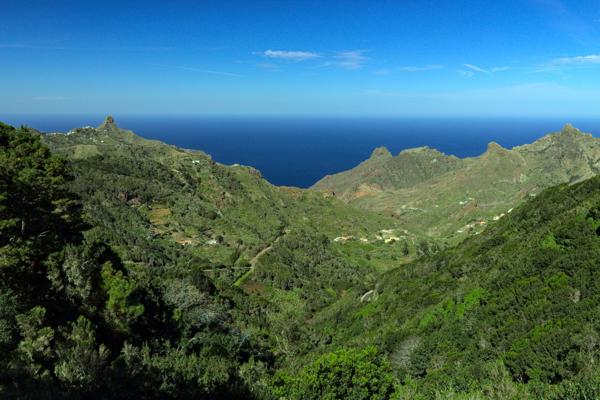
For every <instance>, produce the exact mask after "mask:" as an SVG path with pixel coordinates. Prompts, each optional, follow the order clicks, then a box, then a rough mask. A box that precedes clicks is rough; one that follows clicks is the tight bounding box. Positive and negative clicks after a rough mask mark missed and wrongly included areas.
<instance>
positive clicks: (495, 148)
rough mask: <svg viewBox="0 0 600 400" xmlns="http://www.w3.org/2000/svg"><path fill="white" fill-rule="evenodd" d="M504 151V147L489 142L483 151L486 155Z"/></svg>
mask: <svg viewBox="0 0 600 400" xmlns="http://www.w3.org/2000/svg"><path fill="white" fill-rule="evenodd" d="M503 150H506V149H505V148H504V147H502V146H500V145H499V144H498V143H496V142H489V143H488V145H487V149H486V150H485V151H486V153H491V152H498V151H503Z"/></svg>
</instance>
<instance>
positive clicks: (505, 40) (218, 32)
mask: <svg viewBox="0 0 600 400" xmlns="http://www.w3.org/2000/svg"><path fill="white" fill-rule="evenodd" d="M0 15H1V16H2V23H0V88H1V90H0V110H1V111H0V112H2V113H12V114H19V113H24V114H85V113H96V114H108V113H114V114H127V113H130V114H147V113H151V114H198V115H392V116H432V115H441V116H454V115H455V116H488V115H490V116H554V117H556V116H588V117H595V116H600V0H577V1H567V0H494V1H480V0H471V1H466V0H448V1H444V0H438V1H433V0H414V1H413V0H397V1H386V0H377V1H375V0H368V1H362V0H339V1H327V0H315V1H313V0H304V1H302V0H298V1H283V0H280V1H277V0H271V1H258V0H257V1H252V0H245V1H228V0H218V1H211V0H201V1H152V0H146V1H123V0H121V1H112V0H104V1H102V2H99V1H81V0H73V1H66V0H47V1H42V0H21V1H15V0H0Z"/></svg>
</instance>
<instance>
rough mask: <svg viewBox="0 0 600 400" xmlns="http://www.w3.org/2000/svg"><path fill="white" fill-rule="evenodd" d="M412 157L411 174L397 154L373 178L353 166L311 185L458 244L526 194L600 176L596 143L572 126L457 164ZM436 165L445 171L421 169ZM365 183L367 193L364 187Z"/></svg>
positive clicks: (426, 155) (427, 154) (431, 156)
mask: <svg viewBox="0 0 600 400" xmlns="http://www.w3.org/2000/svg"><path fill="white" fill-rule="evenodd" d="M415 155H419V157H420V164H419V163H413V165H416V166H419V165H421V166H423V167H421V168H418V170H417V171H415V170H414V168H413V169H411V168H409V167H407V166H406V165H405V163H403V162H402V161H403V160H404V159H406V158H407V156H406V152H403V153H401V154H400V155H398V156H397V157H393V158H392V157H390V158H387V159H386V161H385V163H383V164H382V165H381V166H380V167H379V168H378V169H377V171H376V173H370V172H369V171H365V169H364V167H362V166H359V167H357V168H355V169H354V170H350V171H347V172H344V173H341V174H338V175H334V176H331V177H327V178H325V179H323V180H322V181H321V182H319V183H317V184H316V185H315V187H316V188H321V189H328V190H333V191H334V192H336V194H337V193H340V197H341V198H343V199H346V200H348V201H349V202H350V203H351V204H353V205H356V206H358V207H360V208H364V209H371V210H376V211H382V212H385V213H388V214H392V215H394V216H395V217H396V218H398V219H399V221H400V223H401V224H402V226H403V228H405V229H408V230H409V231H412V232H422V233H426V234H427V235H430V236H433V237H442V238H445V239H448V240H449V242H450V243H457V242H458V241H460V240H462V239H463V238H464V237H465V236H466V235H468V234H469V233H476V232H480V231H481V230H482V229H483V226H484V225H485V224H486V223H489V222H490V220H493V219H494V217H497V216H500V215H501V214H505V213H507V212H508V210H510V209H511V208H514V206H515V205H517V204H519V203H521V202H522V201H523V200H524V199H526V198H527V197H529V196H530V195H535V194H537V193H539V191H540V190H542V189H544V188H546V187H549V186H552V185H556V184H559V183H563V182H575V181H578V180H582V179H586V178H589V177H591V176H594V175H595V174H597V173H598V172H599V171H600V168H599V165H598V164H597V162H598V159H599V158H600V141H598V140H597V139H594V138H593V137H592V136H591V135H587V134H583V133H581V132H580V131H578V130H576V129H574V128H573V127H571V126H566V127H565V128H564V129H563V131H562V132H559V133H554V134H551V135H547V136H545V137H543V138H542V139H540V140H538V141H536V142H534V143H532V144H530V145H524V146H519V147H515V148H514V149H512V150H508V149H504V148H502V147H501V146H499V145H497V144H495V143H491V144H490V145H489V146H488V149H487V151H486V152H485V153H484V154H483V155H481V156H479V157H474V158H466V159H456V158H452V157H448V156H445V155H443V154H441V153H437V154H436V153H435V152H434V151H432V150H429V151H423V150H420V151H417V152H414V151H413V156H415ZM440 163H441V164H442V165H445V168H447V169H448V170H446V171H444V170H443V169H441V170H439V171H436V170H432V169H431V167H429V168H428V169H426V168H425V167H424V166H428V165H430V164H431V165H438V164H440ZM367 164H368V162H367ZM365 172H366V173H365ZM398 175H400V176H402V175H404V176H405V178H404V183H402V182H398V181H397V180H396V182H392V183H388V184H385V183H382V182H384V181H385V180H386V179H387V180H388V181H389V180H390V179H392V180H393V177H395V176H398ZM349 182H350V183H349ZM410 182H412V183H410ZM409 183H410V184H409ZM365 185H370V186H369V187H370V188H371V189H372V190H371V191H366V190H364V188H365ZM373 188H375V189H373ZM357 194H358V195H357Z"/></svg>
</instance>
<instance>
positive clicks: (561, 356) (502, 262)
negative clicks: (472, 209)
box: [313, 177, 600, 399]
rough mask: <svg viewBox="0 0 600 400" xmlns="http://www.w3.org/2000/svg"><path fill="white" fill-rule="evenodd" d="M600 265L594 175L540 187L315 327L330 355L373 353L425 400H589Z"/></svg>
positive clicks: (599, 184)
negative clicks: (461, 397) (457, 397)
mask: <svg viewBox="0 0 600 400" xmlns="http://www.w3.org/2000/svg"><path fill="white" fill-rule="evenodd" d="M598 260H600V177H595V178H592V179H590V180H586V181H584V182H582V183H578V184H574V185H571V186H569V185H566V184H563V185H560V186H557V187H553V188H550V189H547V190H545V191H543V192H541V193H540V194H539V195H538V196H536V197H535V198H533V199H531V200H529V201H527V202H526V203H525V204H524V205H522V206H520V207H518V208H516V209H515V210H514V211H513V212H512V213H511V214H510V215H507V216H505V217H503V218H501V219H499V220H498V221H496V222H494V223H491V224H490V226H489V227H488V228H487V229H486V230H484V231H483V232H482V233H481V234H480V235H477V236H474V237H472V238H470V239H468V240H466V241H465V242H463V243H462V244H460V245H459V246H457V247H455V248H453V249H448V250H445V251H442V252H440V253H438V254H436V255H433V256H431V257H425V258H422V259H420V260H418V261H416V262H413V263H410V264H408V265H405V266H403V267H400V268H398V269H395V270H393V271H390V272H388V273H386V274H384V276H383V277H382V278H381V279H380V280H379V281H378V282H377V283H375V284H373V285H372V287H370V288H368V290H369V292H366V291H363V290H365V289H364V288H363V289H361V290H360V291H359V290H356V291H353V292H352V293H349V294H348V296H347V297H346V298H345V299H344V300H342V301H340V302H338V303H337V304H336V305H335V306H332V307H329V308H328V309H327V310H325V311H324V312H323V313H321V314H320V315H319V317H318V318H317V319H315V320H314V321H313V323H314V329H315V331H323V332H327V335H329V338H328V342H329V343H330V344H329V345H328V347H330V348H334V349H335V348H337V347H339V346H343V347H345V346H349V347H363V346H368V345H373V344H374V345H377V346H378V347H379V348H380V349H382V350H383V351H385V352H386V353H387V354H388V358H389V360H390V362H391V363H392V365H393V368H394V369H395V370H396V371H397V373H398V374H399V376H400V377H401V379H402V380H403V381H404V382H413V384H414V385H416V388H417V389H416V391H417V393H420V394H421V395H423V396H424V397H423V398H433V396H435V393H436V392H440V391H441V392H443V393H446V395H450V394H449V393H451V392H471V394H472V397H467V398H515V399H517V398H532V399H533V398H566V399H572V398H578V399H579V398H582V399H583V398H597V396H598V395H599V393H598V391H597V388H598V386H597V384H598V377H599V376H600V375H598V370H597V368H596V367H595V366H596V364H597V361H598V357H599V356H600V354H599V353H598V351H597V346H598V343H599V340H600V322H599V321H600V269H599V268H598ZM331 321H336V322H337V323H332V322H331ZM589 379H592V380H593V382H592V381H589ZM576 382H579V383H576ZM582 382H587V383H582ZM525 384H526V385H525ZM557 384H560V385H557ZM586 387H587V388H588V389H585V388H586ZM594 388H595V389H594ZM585 390H589V391H588V392H585V393H583V392H582V391H585ZM586 393H587V394H586ZM555 396H556V397H555ZM585 396H587V397H585ZM417 398H420V397H418V396H417ZM444 398H445V397H444Z"/></svg>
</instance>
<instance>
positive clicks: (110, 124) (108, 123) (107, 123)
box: [98, 115, 119, 132]
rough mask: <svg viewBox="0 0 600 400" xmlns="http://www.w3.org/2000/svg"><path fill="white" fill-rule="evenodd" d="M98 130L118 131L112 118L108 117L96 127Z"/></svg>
mask: <svg viewBox="0 0 600 400" xmlns="http://www.w3.org/2000/svg"><path fill="white" fill-rule="evenodd" d="M98 129H104V130H107V131H117V132H118V131H119V128H118V127H117V124H116V123H115V119H114V118H113V117H112V116H110V115H109V116H108V117H106V118H105V119H104V122H103V123H102V124H101V125H100V126H99V127H98Z"/></svg>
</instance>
